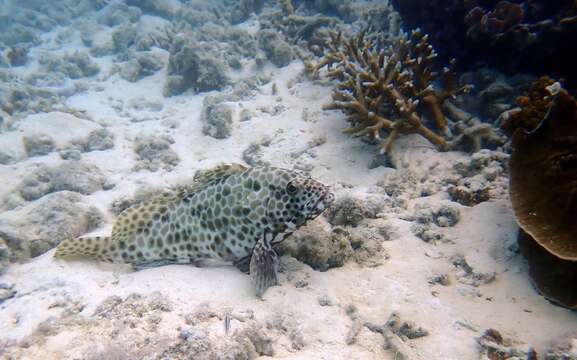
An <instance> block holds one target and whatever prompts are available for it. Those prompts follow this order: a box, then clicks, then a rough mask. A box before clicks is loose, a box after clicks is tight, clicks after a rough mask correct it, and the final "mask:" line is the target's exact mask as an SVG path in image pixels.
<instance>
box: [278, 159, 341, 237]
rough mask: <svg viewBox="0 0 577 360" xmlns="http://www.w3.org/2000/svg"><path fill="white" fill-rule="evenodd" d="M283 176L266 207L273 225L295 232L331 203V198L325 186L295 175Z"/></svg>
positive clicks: (331, 194) (329, 191)
mask: <svg viewBox="0 0 577 360" xmlns="http://www.w3.org/2000/svg"><path fill="white" fill-rule="evenodd" d="M283 175H284V176H282V177H281V179H282V180H281V181H280V182H279V183H278V184H277V185H276V186H275V191H274V194H273V196H271V200H270V203H269V214H270V215H272V217H273V222H274V223H276V224H279V225H283V227H286V229H288V230H289V231H290V230H295V229H296V228H298V227H299V226H301V225H303V224H304V223H305V222H306V221H307V220H311V219H314V218H316V217H317V216H319V215H320V214H321V213H322V212H323V211H324V210H325V209H326V208H328V207H329V206H330V205H331V204H332V203H333V201H334V199H335V195H334V193H333V192H332V190H331V188H330V187H329V186H327V185H324V184H323V183H321V182H319V181H317V180H315V179H312V178H311V177H309V176H307V175H305V174H302V173H299V172H288V171H287V172H286V173H285V174H283ZM270 210H272V211H270Z"/></svg>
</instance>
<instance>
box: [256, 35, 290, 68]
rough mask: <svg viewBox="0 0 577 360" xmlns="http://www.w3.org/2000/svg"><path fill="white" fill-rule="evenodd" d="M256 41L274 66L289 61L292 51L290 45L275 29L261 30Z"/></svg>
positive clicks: (286, 63) (281, 65) (282, 64)
mask: <svg viewBox="0 0 577 360" xmlns="http://www.w3.org/2000/svg"><path fill="white" fill-rule="evenodd" d="M258 42H259V46H260V48H261V49H263V50H264V52H265V53H266V54H267V57H268V59H269V60H270V61H271V62H272V63H273V64H275V65H276V66H278V67H283V66H287V65H288V64H289V63H290V62H291V60H292V57H293V51H292V49H291V47H290V45H289V44H288V43H287V42H286V41H284V40H283V39H282V38H281V37H280V35H279V34H278V33H277V32H276V31H274V30H268V29H266V30H261V31H260V32H259V34H258Z"/></svg>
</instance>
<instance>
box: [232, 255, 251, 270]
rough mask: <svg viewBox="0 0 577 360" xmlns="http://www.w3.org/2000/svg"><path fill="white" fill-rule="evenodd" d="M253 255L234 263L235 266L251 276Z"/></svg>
mask: <svg viewBox="0 0 577 360" xmlns="http://www.w3.org/2000/svg"><path fill="white" fill-rule="evenodd" d="M251 258H252V256H251V255H249V256H245V257H243V258H242V259H240V260H237V261H235V262H233V265H234V266H235V267H236V268H237V269H239V270H240V271H242V272H243V273H245V274H250V259H251Z"/></svg>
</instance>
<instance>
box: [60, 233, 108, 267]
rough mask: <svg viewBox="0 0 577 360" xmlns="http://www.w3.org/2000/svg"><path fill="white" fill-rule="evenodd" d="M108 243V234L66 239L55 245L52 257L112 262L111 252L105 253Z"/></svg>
mask: <svg viewBox="0 0 577 360" xmlns="http://www.w3.org/2000/svg"><path fill="white" fill-rule="evenodd" d="M110 243H111V237H110V236H95V237H83V238H76V239H67V240H64V241H62V242H61V243H60V244H59V245H58V246H57V247H56V252H55V253H54V257H55V258H57V259H72V258H94V259H98V260H100V261H106V262H113V259H112V257H111V256H110V255H111V254H107V253H108V248H109V246H110Z"/></svg>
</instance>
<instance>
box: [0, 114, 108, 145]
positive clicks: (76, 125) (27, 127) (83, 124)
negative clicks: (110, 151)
mask: <svg viewBox="0 0 577 360" xmlns="http://www.w3.org/2000/svg"><path fill="white" fill-rule="evenodd" d="M14 127H15V129H16V130H18V132H6V133H4V134H0V148H3V147H5V146H7V145H5V144H4V143H3V138H2V135H6V136H8V137H11V138H17V139H18V140H19V141H24V140H21V139H22V135H21V134H24V136H27V137H48V138H51V139H52V141H53V142H54V145H55V147H56V149H66V148H70V147H71V145H72V147H75V146H74V145H73V144H76V143H86V142H93V141H94V140H90V139H93V138H94V137H98V136H99V135H98V134H103V132H98V131H99V130H102V129H103V128H102V127H101V126H100V125H98V124H96V123H94V122H92V121H89V120H86V119H81V118H78V117H76V116H74V115H71V114H68V113H63V112H58V111H54V112H48V113H41V114H33V115H29V116H27V117H25V118H24V119H22V120H21V121H19V122H18V123H17V124H15V126H14ZM62 129H66V131H62ZM22 150H24V148H23V147H22Z"/></svg>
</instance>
